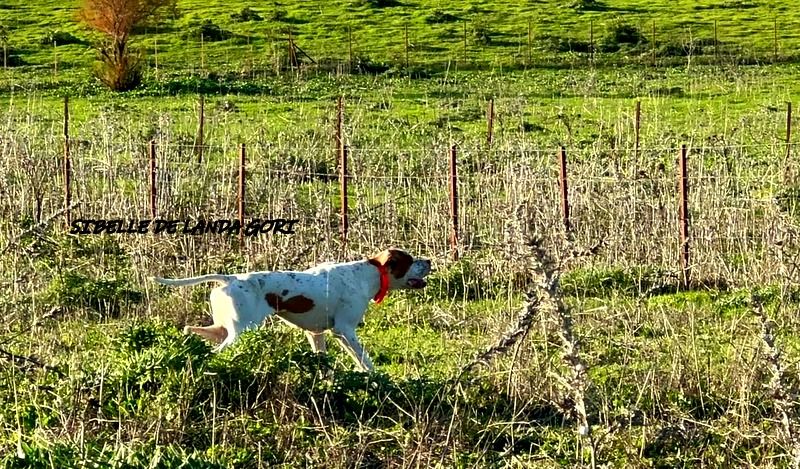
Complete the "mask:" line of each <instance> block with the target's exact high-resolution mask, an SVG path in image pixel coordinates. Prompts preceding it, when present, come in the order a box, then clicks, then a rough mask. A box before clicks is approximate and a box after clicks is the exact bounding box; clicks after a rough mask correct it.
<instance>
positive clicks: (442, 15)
mask: <svg viewBox="0 0 800 469" xmlns="http://www.w3.org/2000/svg"><path fill="white" fill-rule="evenodd" d="M458 20H459V18H458V16H456V15H454V14H452V13H448V12H446V11H442V10H433V11H432V12H431V13H430V14H429V15H428V16H427V17H425V22H426V23H428V24H442V23H453V22H456V21H458Z"/></svg>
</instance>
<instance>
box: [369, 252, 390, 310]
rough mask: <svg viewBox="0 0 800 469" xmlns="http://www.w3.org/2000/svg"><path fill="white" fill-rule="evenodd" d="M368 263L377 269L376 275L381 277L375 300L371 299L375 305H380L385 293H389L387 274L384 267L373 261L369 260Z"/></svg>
mask: <svg viewBox="0 0 800 469" xmlns="http://www.w3.org/2000/svg"><path fill="white" fill-rule="evenodd" d="M368 262H369V263H370V264H372V265H374V266H375V267H377V268H378V273H379V274H380V276H381V286H380V288H379V289H378V293H376V294H375V298H373V300H374V301H375V303H380V302H381V301H383V299H384V298H385V297H386V293H388V292H389V272H388V271H387V270H386V266H385V265H383V264H381V263H380V262H378V261H376V260H375V259H369V260H368Z"/></svg>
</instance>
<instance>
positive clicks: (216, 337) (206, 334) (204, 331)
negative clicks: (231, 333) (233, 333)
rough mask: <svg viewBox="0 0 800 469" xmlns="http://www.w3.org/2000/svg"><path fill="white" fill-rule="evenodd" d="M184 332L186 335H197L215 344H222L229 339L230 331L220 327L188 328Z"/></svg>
mask: <svg viewBox="0 0 800 469" xmlns="http://www.w3.org/2000/svg"><path fill="white" fill-rule="evenodd" d="M183 332H184V334H189V333H192V334H197V335H199V336H200V337H203V338H204V339H207V340H210V341H211V342H214V343H215V344H221V343H222V342H224V341H225V339H226V338H227V337H228V330H227V329H225V328H224V327H223V326H219V325H213V326H205V327H198V326H186V327H184V328H183Z"/></svg>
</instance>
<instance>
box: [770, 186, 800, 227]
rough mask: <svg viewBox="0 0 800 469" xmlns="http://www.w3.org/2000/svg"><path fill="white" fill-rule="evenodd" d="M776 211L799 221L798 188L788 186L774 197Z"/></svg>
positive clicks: (799, 193) (799, 191)
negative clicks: (776, 206)
mask: <svg viewBox="0 0 800 469" xmlns="http://www.w3.org/2000/svg"><path fill="white" fill-rule="evenodd" d="M775 203H777V204H778V209H779V210H780V211H781V212H784V213H786V214H787V215H789V216H791V217H792V218H794V219H796V220H800V186H788V187H786V188H784V189H783V190H781V191H780V192H778V194H777V195H776V196H775Z"/></svg>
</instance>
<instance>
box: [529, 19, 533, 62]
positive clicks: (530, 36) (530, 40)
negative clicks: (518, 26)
mask: <svg viewBox="0 0 800 469" xmlns="http://www.w3.org/2000/svg"><path fill="white" fill-rule="evenodd" d="M532 39H533V38H532V34H531V19H530V18H528V67H530V66H531V42H532Z"/></svg>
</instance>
